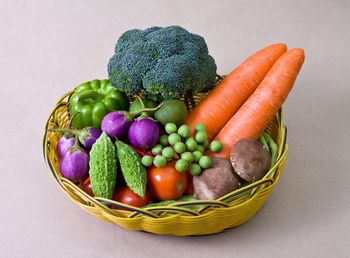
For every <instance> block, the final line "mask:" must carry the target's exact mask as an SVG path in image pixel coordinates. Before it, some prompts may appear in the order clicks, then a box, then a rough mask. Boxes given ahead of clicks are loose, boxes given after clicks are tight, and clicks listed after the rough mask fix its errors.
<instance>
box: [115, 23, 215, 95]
mask: <svg viewBox="0 0 350 258" xmlns="http://www.w3.org/2000/svg"><path fill="white" fill-rule="evenodd" d="M108 75H109V79H110V81H111V83H112V84H113V85H114V86H115V87H116V88H118V89H119V90H122V91H124V92H125V93H126V94H128V95H132V94H135V93H138V92H140V91H144V93H145V95H147V96H148V97H153V98H155V99H157V100H162V99H173V98H179V97H180V96H181V95H182V94H184V93H185V92H192V94H196V93H198V92H201V91H207V90H209V89H211V88H213V86H214V85H215V78H216V64H215V61H214V59H213V58H212V57H211V56H210V55H209V54H208V48H207V44H206V43H205V41H204V39H203V38H202V37H201V36H198V35H195V34H192V33H190V32H188V31H187V30H185V29H183V28H181V27H179V26H169V27H164V28H161V27H151V28H148V29H146V30H138V29H134V30H129V31H127V32H125V33H124V34H123V35H122V36H121V37H120V38H119V40H118V42H117V44H116V47H115V54H114V55H113V57H112V58H111V59H110V60H109V63H108Z"/></svg>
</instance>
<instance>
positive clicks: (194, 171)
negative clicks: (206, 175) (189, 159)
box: [190, 164, 202, 176]
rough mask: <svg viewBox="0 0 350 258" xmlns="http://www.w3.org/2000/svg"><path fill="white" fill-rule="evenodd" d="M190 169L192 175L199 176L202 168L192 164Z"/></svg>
mask: <svg viewBox="0 0 350 258" xmlns="http://www.w3.org/2000/svg"><path fill="white" fill-rule="evenodd" d="M190 171H191V174H192V175H193V176H199V175H200V174H201V173H202V168H201V166H200V165H198V164H192V165H191V167H190Z"/></svg>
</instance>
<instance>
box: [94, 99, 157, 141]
mask: <svg viewBox="0 0 350 258" xmlns="http://www.w3.org/2000/svg"><path fill="white" fill-rule="evenodd" d="M161 106H162V104H160V105H158V106H157V107H155V108H142V109H139V110H137V111H133V112H126V111H112V112H110V113H108V114H107V115H105V116H104V118H103V119H102V123H101V129H102V131H104V132H105V133H106V134H107V135H108V136H109V137H111V138H112V137H117V138H119V137H122V136H124V135H126V134H127V132H128V130H129V127H130V126H131V124H132V123H133V119H134V117H135V116H137V115H139V114H143V113H144V112H150V111H156V110H158V109H159V108H160V107H161ZM146 114H147V113H146Z"/></svg>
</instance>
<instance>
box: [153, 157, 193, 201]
mask: <svg viewBox="0 0 350 258" xmlns="http://www.w3.org/2000/svg"><path fill="white" fill-rule="evenodd" d="M147 174H148V186H149V188H150V191H151V192H152V195H153V196H154V197H156V198H157V199H158V200H160V201H166V200H176V199H179V198H180V197H181V196H182V194H183V193H184V191H185V190H186V187H187V176H186V173H180V172H178V171H177V170H176V169H175V161H171V162H168V163H167V164H166V166H165V167H162V168H157V167H156V166H152V167H150V168H149V169H148V173H147Z"/></svg>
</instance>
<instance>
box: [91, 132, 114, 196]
mask: <svg viewBox="0 0 350 258" xmlns="http://www.w3.org/2000/svg"><path fill="white" fill-rule="evenodd" d="M89 165H90V170H89V174H90V181H91V188H92V191H93V193H94V195H95V196H96V197H102V198H106V199H111V198H112V195H113V191H114V187H115V182H116V178H117V160H116V151H115V146H114V145H113V143H112V141H111V139H110V138H109V137H108V136H107V134H106V133H104V132H103V133H102V134H101V136H100V137H99V138H98V139H97V141H96V142H95V143H94V145H92V149H91V151H90V162H89Z"/></svg>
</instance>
